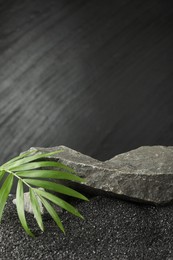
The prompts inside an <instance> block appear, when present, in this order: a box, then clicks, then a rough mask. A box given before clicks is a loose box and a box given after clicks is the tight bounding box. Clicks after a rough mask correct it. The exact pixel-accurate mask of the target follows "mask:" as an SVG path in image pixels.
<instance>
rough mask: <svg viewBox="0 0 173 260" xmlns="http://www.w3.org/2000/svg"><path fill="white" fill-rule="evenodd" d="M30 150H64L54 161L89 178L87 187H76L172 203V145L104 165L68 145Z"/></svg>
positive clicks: (143, 150)
mask: <svg viewBox="0 0 173 260" xmlns="http://www.w3.org/2000/svg"><path fill="white" fill-rule="evenodd" d="M31 149H37V150H38V151H40V152H45V151H54V150H57V149H63V152H61V153H58V154H57V155H53V156H51V159H53V160H58V161H60V162H62V163H64V164H65V165H68V166H70V167H72V168H73V169H74V170H75V171H76V172H77V174H78V175H79V176H81V177H84V178H85V179H86V183H85V185H80V184H77V183H73V184H72V183H69V184H68V185H69V186H72V187H73V188H76V189H79V190H83V191H85V192H90V193H95V194H99V195H100V194H102V193H103V194H104V193H105V194H109V195H113V196H117V197H120V198H124V199H128V200H132V201H137V202H147V203H154V204H166V203H169V202H171V201H172V200H173V147H171V146H169V147H164V146H143V147H140V148H138V149H135V150H132V151H129V152H126V153H123V154H120V155H117V156H115V157H113V158H112V159H110V160H107V161H105V162H101V161H98V160H96V159H93V158H91V157H89V156H86V155H84V154H81V153H79V152H77V151H75V150H72V149H70V148H68V147H65V146H58V147H53V148H31Z"/></svg>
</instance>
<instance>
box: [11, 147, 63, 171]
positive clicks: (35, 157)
mask: <svg viewBox="0 0 173 260" xmlns="http://www.w3.org/2000/svg"><path fill="white" fill-rule="evenodd" d="M60 152H62V150H58V151H55V152H51V153H41V154H36V155H31V156H26V157H25V158H22V159H19V160H15V161H14V162H12V163H8V164H6V169H9V170H10V169H11V168H14V167H16V166H19V165H22V164H25V163H28V162H31V161H35V160H38V159H41V158H48V157H50V156H51V155H54V154H57V153H60Z"/></svg>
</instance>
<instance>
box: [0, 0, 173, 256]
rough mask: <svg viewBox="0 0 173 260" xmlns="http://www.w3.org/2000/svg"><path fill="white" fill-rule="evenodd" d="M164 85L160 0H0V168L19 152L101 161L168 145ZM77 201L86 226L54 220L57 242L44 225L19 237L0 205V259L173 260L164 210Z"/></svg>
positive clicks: (171, 35) (172, 95) (169, 116)
mask: <svg viewBox="0 0 173 260" xmlns="http://www.w3.org/2000/svg"><path fill="white" fill-rule="evenodd" d="M172 83H173V2H172V0H167V1H161V0H160V1H159V0H152V1H151V0H146V1H142V0H134V1H130V0H121V1H115V0H112V1H111V0H110V1H94V0H92V1H91V0H90V1H86V0H85V1H83V0H80V1H77V0H73V1H71V0H69V1H68V0H64V1H61V0H57V1H55V0H47V1H46V0H15V1H14V0H0V151H1V153H0V162H1V163H2V162H4V161H5V160H7V159H9V158H10V157H11V156H14V155H16V154H17V153H19V152H21V151H23V150H25V149H28V148H30V147H31V146H56V145H60V144H64V145H66V146H69V147H71V148H73V149H76V150H79V151H80V152H83V153H86V154H88V155H91V156H93V157H95V158H97V159H100V160H105V159H108V158H110V157H112V156H113V155H115V154H118V153H121V152H125V151H127V150H130V149H133V148H136V147H138V146H141V145H154V144H162V145H173V86H172ZM77 206H78V207H79V209H80V210H81V211H82V213H83V214H84V216H85V217H86V221H84V222H81V221H79V220H76V222H75V220H74V218H72V217H71V216H70V217H69V215H68V214H66V213H63V214H62V219H64V224H65V226H66V228H67V235H66V236H63V235H62V234H59V232H58V231H57V229H56V228H55V225H54V224H53V222H52V221H50V222H47V224H46V225H47V231H46V234H44V235H39V236H38V238H37V239H36V240H32V241H31V240H30V239H29V238H27V237H26V236H25V234H24V233H23V232H22V230H21V228H20V227H19V226H20V225H19V222H18V220H17V216H16V211H15V210H14V205H12V203H8V204H7V209H6V211H5V214H6V215H5V216H4V218H3V221H2V224H1V226H0V259H2V260H7V259H20V260H23V259H25V260H27V259H29V260H32V259H33V260H34V259H40V257H41V258H42V259H59V260H60V259H63V260H64V259H65V260H66V259H75V260H76V259H82V260H83V259H92V260H94V259H99V260H101V259H106V260H107V259H108V260H112V259H113V260H115V259H117V260H125V259H128V260H131V259H132V260H134V259H137V260H139V259H145V260H146V259H147V260H156V259H157V260H170V259H173V253H172V248H173V246H172V245H173V236H172V234H173V232H172V224H173V223H172V207H166V208H160V207H159V208H155V207H151V206H146V207H144V206H143V205H138V206H137V205H135V204H133V203H130V202H121V201H118V200H113V199H106V198H100V199H91V201H90V203H89V204H87V203H83V204H80V205H77ZM30 220H31V216H30ZM32 221H34V220H33V218H32ZM32 223H33V222H32ZM32 227H33V225H32ZM34 227H35V224H34ZM51 227H52V229H51ZM57 236H58V238H57ZM57 241H58V242H57Z"/></svg>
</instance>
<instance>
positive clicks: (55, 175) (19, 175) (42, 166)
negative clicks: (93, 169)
mask: <svg viewBox="0 0 173 260" xmlns="http://www.w3.org/2000/svg"><path fill="white" fill-rule="evenodd" d="M59 152H62V150H57V151H54V152H50V153H37V150H32V151H29V152H26V153H23V154H21V155H19V156H17V157H15V158H13V159H11V160H10V161H8V162H7V163H5V164H3V165H2V166H1V167H0V180H2V178H3V177H4V174H5V173H7V174H8V176H7V178H6V179H5V181H4V183H3V184H2V187H1V189H0V205H1V207H0V220H1V218H2V214H3V211H4V207H5V204H6V201H7V199H8V195H9V193H10V191H11V188H12V185H13V179H14V178H16V179H17V180H18V184H17V189H16V208H17V213H18V217H19V220H20V222H21V225H22V227H23V228H24V230H25V231H26V233H27V234H28V235H30V236H34V234H33V233H32V231H31V230H30V228H29V227H28V224H27V221H26V218H25V211H24V191H23V186H27V187H28V188H29V196H30V202H31V206H32V209H33V213H34V217H35V219H36V221H37V224H38V226H39V228H40V229H41V230H42V231H44V226H43V221H42V215H41V210H40V203H42V205H43V206H44V207H45V209H46V210H47V212H48V213H49V214H50V215H51V217H52V218H53V220H54V221H55V222H56V224H57V225H58V227H59V228H60V230H61V231H62V232H65V231H64V227H63V225H62V223H61V220H60V218H59V216H58V214H57V212H56V211H55V209H54V208H53V207H52V205H51V203H53V204H56V205H58V206H59V207H61V208H63V209H65V210H66V211H68V212H70V213H71V214H73V215H75V216H77V217H79V218H82V219H83V216H82V215H81V214H80V213H79V211H78V210H77V209H76V208H75V207H73V206H72V205H71V204H69V203H68V202H66V201H64V200H63V199H61V198H59V197H57V196H55V195H53V194H52V193H50V192H51V191H53V192H58V193H62V194H65V195H68V196H71V197H75V198H78V199H82V200H85V201H88V199H87V198H86V197H85V196H84V195H82V194H81V193H79V192H77V191H75V190H73V189H71V188H69V187H66V186H65V185H62V184H58V183H54V182H53V180H52V181H50V180H51V179H57V180H58V179H60V180H61V179H62V180H70V181H73V182H80V183H84V182H85V180H84V179H83V178H81V177H79V176H77V175H76V174H75V171H74V170H73V169H72V168H71V167H69V166H66V165H64V164H62V163H60V162H55V161H52V160H51V156H52V155H54V154H57V153H59ZM42 159H48V160H42ZM40 188H43V189H45V190H41V189H40ZM48 191H50V192H48ZM48 201H50V202H51V203H49V202H48Z"/></svg>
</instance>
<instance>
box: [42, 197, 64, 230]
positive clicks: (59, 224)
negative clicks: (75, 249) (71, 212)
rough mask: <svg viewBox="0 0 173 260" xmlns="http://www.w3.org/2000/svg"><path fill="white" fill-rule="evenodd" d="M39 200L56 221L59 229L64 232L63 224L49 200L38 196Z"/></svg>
mask: <svg viewBox="0 0 173 260" xmlns="http://www.w3.org/2000/svg"><path fill="white" fill-rule="evenodd" d="M39 198H40V200H41V202H42V203H43V205H44V207H45V208H46V210H47V211H48V212H49V214H50V215H51V217H52V218H53V220H54V221H55V222H56V224H57V226H58V227H59V228H60V229H61V231H62V232H63V233H65V230H64V227H63V224H62V222H61V220H60V218H59V216H58V214H57V213H56V211H55V210H54V208H53V207H52V206H51V205H50V204H49V202H48V201H47V200H46V199H44V198H43V197H41V196H39Z"/></svg>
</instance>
